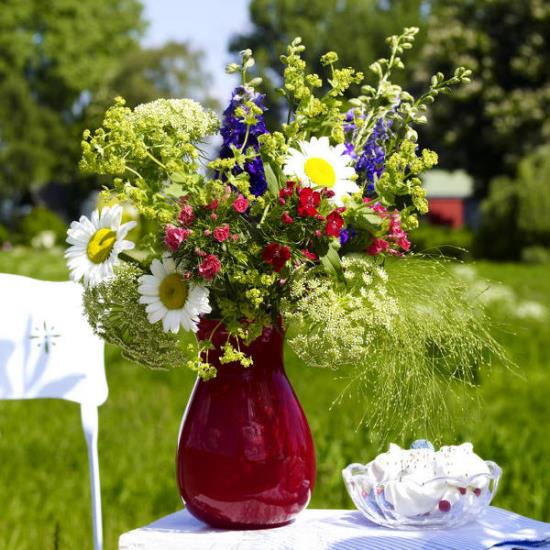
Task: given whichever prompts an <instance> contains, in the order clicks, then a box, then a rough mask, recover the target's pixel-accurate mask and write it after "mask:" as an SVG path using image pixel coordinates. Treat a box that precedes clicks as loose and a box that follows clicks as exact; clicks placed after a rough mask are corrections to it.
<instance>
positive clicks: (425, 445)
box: [411, 439, 435, 451]
mask: <svg viewBox="0 0 550 550" xmlns="http://www.w3.org/2000/svg"><path fill="white" fill-rule="evenodd" d="M411 449H430V451H434V450H435V449H434V446H433V445H432V443H431V442H430V441H428V440H427V439H417V440H416V441H413V442H412V444H411Z"/></svg>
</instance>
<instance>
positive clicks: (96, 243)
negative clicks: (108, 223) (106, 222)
mask: <svg viewBox="0 0 550 550" xmlns="http://www.w3.org/2000/svg"><path fill="white" fill-rule="evenodd" d="M115 242H116V233H115V232H114V231H113V230H112V229H109V228H108V227H102V228H101V229H98V230H97V231H96V232H95V233H94V234H93V235H92V238H91V239H90V240H89V242H88V248H87V250H86V252H87V254H88V258H90V261H91V262H93V263H94V264H102V263H103V262H104V261H105V260H106V259H107V258H108V257H109V256H110V255H111V252H112V250H113V246H115Z"/></svg>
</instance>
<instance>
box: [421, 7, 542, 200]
mask: <svg viewBox="0 0 550 550" xmlns="http://www.w3.org/2000/svg"><path fill="white" fill-rule="evenodd" d="M428 34H429V41H426V42H425V44H424V49H423V52H422V55H421V63H420V64H419V67H420V69H419V71H418V75H417V76H418V80H419V81H422V79H424V78H425V77H426V75H428V74H432V72H434V71H438V70H442V71H445V70H446V69H448V68H450V67H453V66H455V65H456V64H459V65H464V66H466V67H468V68H470V69H472V70H473V80H472V84H471V85H470V86H466V87H464V88H462V89H461V90H460V91H459V92H458V93H457V94H455V95H454V96H453V99H452V101H449V100H447V101H441V102H439V103H438V104H437V105H436V106H434V109H433V113H432V117H431V125H430V126H429V127H428V131H427V132H426V133H425V135H424V137H425V138H427V140H428V145H429V144H433V143H438V146H439V147H440V151H441V158H442V165H444V166H445V167H446V168H455V167H460V168H464V169H466V170H467V171H468V172H469V173H471V174H472V175H473V176H474V177H475V178H476V180H477V182H478V184H480V187H481V191H482V192H483V191H484V189H486V188H487V186H488V183H489V181H490V180H491V179H492V178H493V177H494V176H496V175H499V174H507V175H513V174H514V171H515V168H516V166H517V163H518V161H519V160H520V159H521V158H522V157H523V156H524V155H526V154H529V153H530V152H532V151H533V149H534V148H536V147H537V146H538V145H540V144H541V143H543V142H545V141H547V140H548V138H549V137H550V65H549V64H548V61H547V60H548V58H549V56H550V3H548V1H546V0H522V1H521V2H510V1H509V0H444V1H443V0H438V1H436V2H434V7H433V11H432V14H431V16H430V20H429V26H428ZM456 121H460V123H459V124H457V123H456Z"/></svg>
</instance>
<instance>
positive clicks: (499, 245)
mask: <svg viewBox="0 0 550 550" xmlns="http://www.w3.org/2000/svg"><path fill="white" fill-rule="evenodd" d="M481 213H482V222H481V227H480V229H479V231H478V233H477V235H476V239H475V246H474V250H475V253H476V255H477V256H481V257H484V258H489V259H494V260H519V259H521V258H522V257H523V256H524V254H523V250H524V249H526V248H529V247H533V246H536V247H542V248H546V249H549V248H550V145H545V146H543V147H541V148H539V149H538V150H537V151H535V152H534V153H533V154H531V155H529V156H527V157H525V158H524V159H523V160H522V161H521V162H520V163H519V166H518V170H517V175H516V178H515V179H510V178H507V177H500V178H496V179H494V180H493V181H492V182H491V187H490V192H489V196H488V197H487V199H486V200H485V201H483V203H482V205H481ZM530 254H531V253H527V256H528V257H529V255H530Z"/></svg>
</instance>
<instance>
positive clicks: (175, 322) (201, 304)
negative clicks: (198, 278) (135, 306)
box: [138, 256, 212, 333]
mask: <svg viewBox="0 0 550 550" xmlns="http://www.w3.org/2000/svg"><path fill="white" fill-rule="evenodd" d="M151 272H152V275H149V274H147V275H142V276H141V277H140V278H139V286H138V292H139V294H140V298H139V302H140V303H141V304H144V305H145V306H146V312H147V318H148V319H149V322H150V323H158V322H159V321H162V329H163V330H164V331H165V332H174V333H176V332H178V331H179V329H180V327H183V329H184V330H187V331H191V332H196V331H197V329H198V323H199V321H200V315H202V314H206V313H210V312H211V311H212V308H211V307H210V304H209V303H208V289H207V288H206V287H203V286H201V285H193V284H190V283H188V282H187V281H186V280H185V279H184V277H183V275H182V274H181V273H180V272H179V271H178V270H177V269H176V265H175V262H174V261H173V259H172V258H170V257H168V256H166V257H164V258H162V260H153V262H152V264H151Z"/></svg>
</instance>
